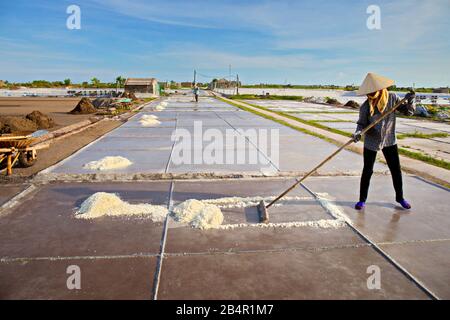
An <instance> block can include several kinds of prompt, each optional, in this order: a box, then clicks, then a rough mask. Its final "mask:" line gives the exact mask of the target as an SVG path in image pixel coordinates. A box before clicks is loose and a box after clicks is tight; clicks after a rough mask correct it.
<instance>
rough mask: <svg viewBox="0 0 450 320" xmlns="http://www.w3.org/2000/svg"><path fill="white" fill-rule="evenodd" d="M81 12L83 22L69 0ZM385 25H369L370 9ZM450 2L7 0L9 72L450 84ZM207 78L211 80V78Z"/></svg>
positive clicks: (0, 8) (2, 6) (0, 31)
mask: <svg viewBox="0 0 450 320" xmlns="http://www.w3.org/2000/svg"><path fill="white" fill-rule="evenodd" d="M71 4H75V5H78V6H79V7H80V8H81V29H80V30H69V29H67V28H66V20H67V17H68V14H67V13H66V8H67V7H68V6H69V5H71ZM371 4H375V5H378V6H379V7H380V9H381V30H369V29H368V28H367V27H366V20H367V18H368V17H369V15H368V14H367V13H366V9H367V7H368V6H369V5H371ZM449 16H450V1H449V0H433V1H423V0H420V1H419V0H397V1H384V0H383V1H378V0H370V1H365V0H359V1H357V0H354V1H331V0H330V1H321V0H315V1H313V0H311V1H299V0H290V1H287V0H286V1H281V0H241V1H235V0H232V1H225V0H220V1H219V0H217V1H216V0H207V1H200V0H184V1H178V0H170V1H169V0H155V1H152V0H147V1H144V0H136V1H119V0H90V1H87V0H86V1H45V0H40V1H25V0H15V1H2V2H1V3H0V79H6V80H9V81H29V80H34V79H46V80H62V79H65V78H70V79H72V80H73V81H75V82H80V81H85V80H89V79H90V78H92V77H94V76H95V77H97V78H99V79H100V80H102V81H114V79H115V77H116V76H118V75H122V76H125V77H149V76H152V77H156V78H158V79H160V80H176V81H190V80H192V77H193V76H192V74H193V69H197V70H198V72H199V74H200V76H199V78H198V81H200V82H202V81H209V80H211V78H209V76H214V77H221V76H226V75H228V73H229V70H228V69H229V65H231V68H232V73H233V74H236V73H238V74H239V76H240V79H241V80H242V81H243V82H244V83H260V82H263V83H292V84H339V85H343V84H359V83H360V82H361V80H362V79H363V78H364V76H365V74H366V73H367V72H369V71H371V72H376V73H379V74H383V75H386V76H389V77H391V78H393V79H395V80H396V81H397V84H398V85H403V86H410V85H412V84H413V83H415V84H416V86H447V85H450V61H449V56H450V55H449V54H450V35H449V30H450V28H449V27H450V22H449V19H448V17H449ZM206 76H208V77H206Z"/></svg>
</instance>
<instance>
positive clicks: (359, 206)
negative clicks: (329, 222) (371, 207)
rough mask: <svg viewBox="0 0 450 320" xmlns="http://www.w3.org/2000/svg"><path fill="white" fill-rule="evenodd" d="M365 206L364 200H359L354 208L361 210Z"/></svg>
mask: <svg viewBox="0 0 450 320" xmlns="http://www.w3.org/2000/svg"><path fill="white" fill-rule="evenodd" d="M365 206H366V203H365V202H364V201H359V202H358V203H356V204H355V209H356V210H361V209H363V208H364V207H365Z"/></svg>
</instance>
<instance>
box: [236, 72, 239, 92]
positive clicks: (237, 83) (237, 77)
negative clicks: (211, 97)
mask: <svg viewBox="0 0 450 320" xmlns="http://www.w3.org/2000/svg"><path fill="white" fill-rule="evenodd" d="M236 95H237V96H238V95H239V75H238V74H236Z"/></svg>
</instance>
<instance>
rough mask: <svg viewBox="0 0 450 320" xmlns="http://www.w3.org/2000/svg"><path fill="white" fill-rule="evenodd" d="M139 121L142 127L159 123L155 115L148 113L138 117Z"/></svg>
mask: <svg viewBox="0 0 450 320" xmlns="http://www.w3.org/2000/svg"><path fill="white" fill-rule="evenodd" d="M139 123H140V124H141V125H142V126H143V127H154V126H157V125H159V124H161V122H160V121H159V120H158V117H157V116H154V115H152V114H151V115H148V114H144V115H143V116H142V117H141V118H140V119H139Z"/></svg>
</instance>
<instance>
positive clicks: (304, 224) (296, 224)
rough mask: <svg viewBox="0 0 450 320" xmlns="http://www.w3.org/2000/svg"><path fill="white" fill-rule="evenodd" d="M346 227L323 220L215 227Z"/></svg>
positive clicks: (341, 222) (342, 222)
mask: <svg viewBox="0 0 450 320" xmlns="http://www.w3.org/2000/svg"><path fill="white" fill-rule="evenodd" d="M344 226H345V222H344V221H342V220H339V219H321V220H316V221H294V222H281V223H272V222H270V223H238V224H225V225H219V226H217V227H215V229H221V230H232V229H238V228H250V227H253V228H300V227H312V228H321V229H338V228H342V227H344Z"/></svg>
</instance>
